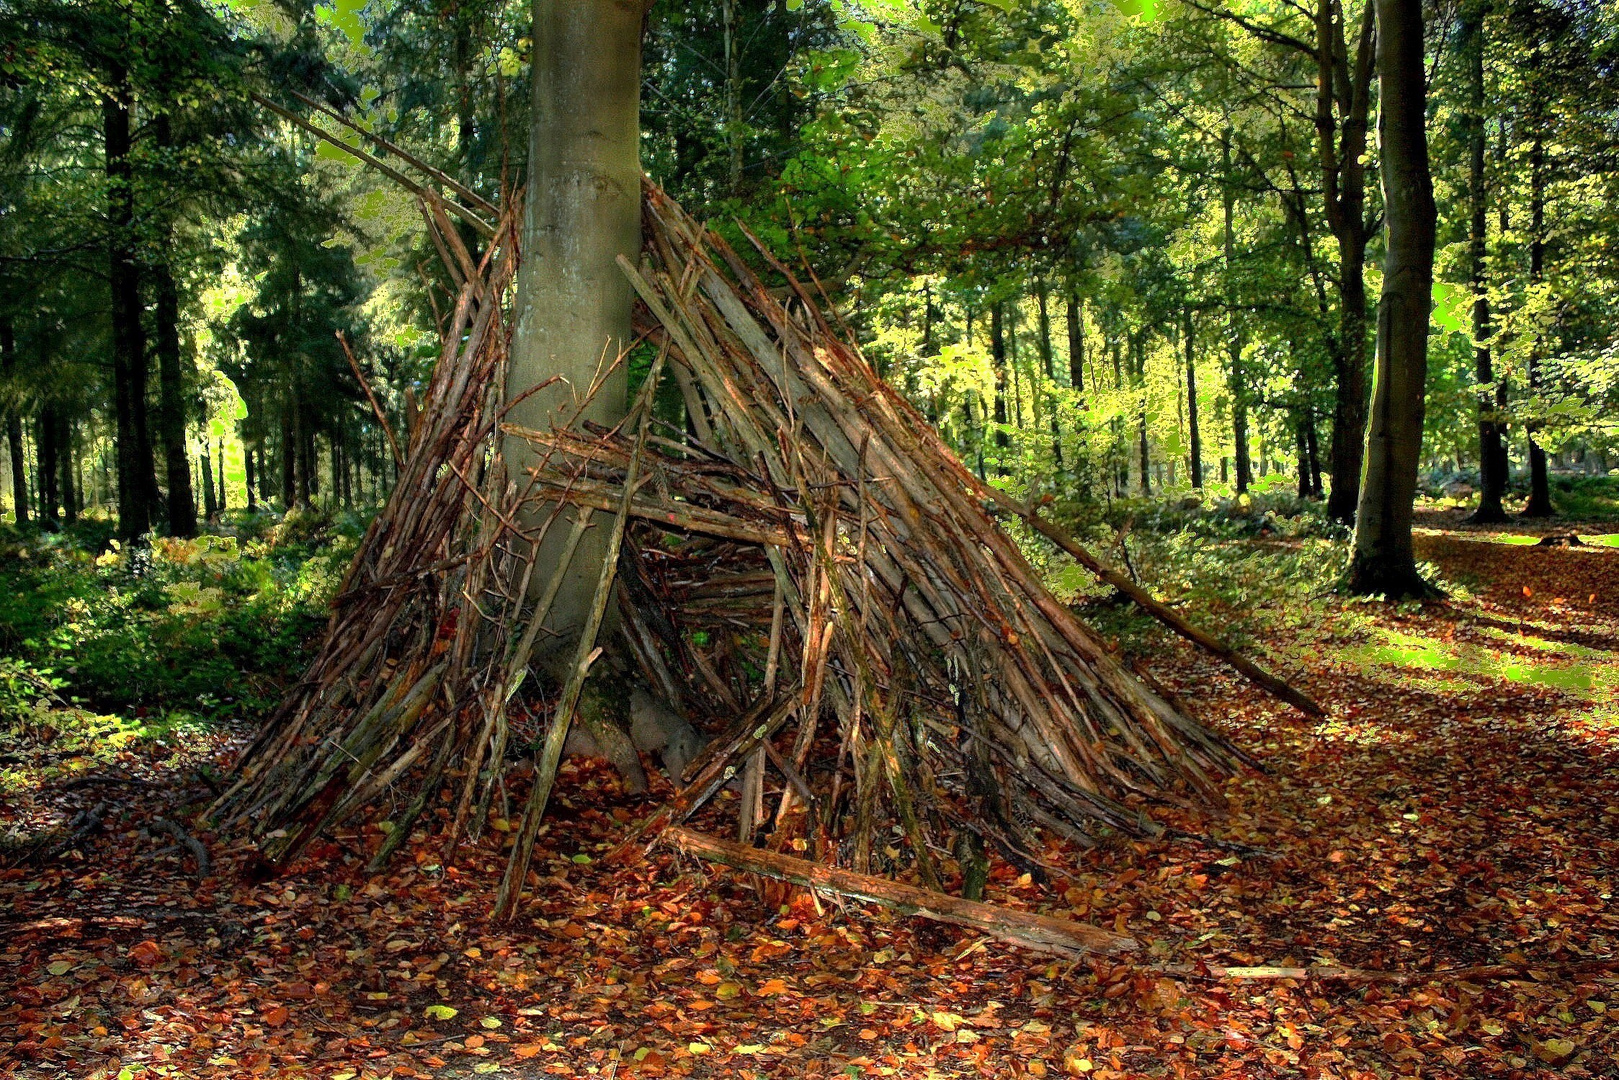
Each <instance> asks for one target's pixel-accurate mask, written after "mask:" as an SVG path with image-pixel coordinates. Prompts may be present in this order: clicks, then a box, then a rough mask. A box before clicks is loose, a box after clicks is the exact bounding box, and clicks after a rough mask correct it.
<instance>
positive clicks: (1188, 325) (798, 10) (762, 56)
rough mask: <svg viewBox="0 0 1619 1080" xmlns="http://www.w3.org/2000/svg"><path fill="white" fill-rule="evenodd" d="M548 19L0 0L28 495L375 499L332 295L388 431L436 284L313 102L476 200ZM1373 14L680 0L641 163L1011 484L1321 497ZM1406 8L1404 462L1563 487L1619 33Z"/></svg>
mask: <svg viewBox="0 0 1619 1080" xmlns="http://www.w3.org/2000/svg"><path fill="white" fill-rule="evenodd" d="M527 17H528V16H527V10H526V8H525V7H524V5H521V4H511V3H505V4H503V3H493V2H487V0H465V2H457V3H454V4H449V5H442V4H432V5H428V4H416V3H413V2H400V3H382V2H379V3H370V4H358V3H346V2H343V3H337V4H335V5H331V6H323V5H310V6H300V5H298V4H291V3H270V2H259V3H224V4H209V3H203V2H193V0H186V2H173V0H165V2H161V3H146V2H145V0H126V2H121V3H90V4H57V3H39V2H20V3H19V2H8V3H7V4H5V5H4V7H3V9H0V18H3V20H4V25H5V35H4V39H5V45H4V50H5V52H4V68H3V79H0V94H3V98H0V133H3V138H4V147H3V152H4V154H5V157H6V161H7V163H8V164H7V167H6V169H5V180H4V190H3V192H0V200H3V203H0V207H3V210H0V260H3V261H0V274H3V275H4V276H5V279H6V280H5V288H4V291H3V294H4V299H3V301H0V304H3V310H0V330H3V343H4V346H5V359H4V364H5V372H6V374H5V401H6V406H7V417H8V420H7V424H8V431H7V438H6V440H5V443H6V446H5V453H6V456H7V458H8V460H9V462H10V463H11V472H10V477H11V490H10V492H9V495H10V498H9V499H8V506H9V508H10V510H11V512H12V513H13V515H15V516H18V517H19V518H23V517H33V518H37V519H42V520H44V521H46V522H48V523H54V522H56V521H57V520H59V519H66V520H72V519H73V518H74V517H75V516H76V515H78V514H79V513H81V512H85V511H89V512H91V513H92V514H95V515H101V516H108V515H113V516H116V517H117V518H118V520H119V522H120V525H119V530H120V533H121V534H122V535H124V536H127V537H133V536H138V535H140V534H141V533H143V532H145V531H147V529H148V528H156V529H158V530H159V531H161V532H170V533H172V534H174V535H180V536H184V535H188V534H190V533H191V532H193V531H194V530H195V529H196V527H197V526H196V521H197V519H198V518H199V517H200V518H203V519H207V518H208V517H210V516H217V515H218V514H219V513H221V512H222V511H224V510H226V509H228V508H231V507H244V506H247V507H256V506H259V505H264V506H270V507H275V508H277V509H279V510H286V509H290V508H291V507H293V506H296V505H306V506H307V505H321V506H326V505H354V504H355V503H356V502H366V501H374V500H375V499H376V498H377V497H379V496H380V494H381V493H382V492H384V491H385V490H386V489H387V486H388V484H389V480H390V477H391V476H392V472H391V469H392V466H391V464H390V455H389V453H388V452H387V451H386V446H385V443H386V439H385V438H384V436H383V434H382V431H381V429H380V426H379V424H378V423H377V418H376V415H375V413H374V412H373V410H372V408H371V405H370V403H369V402H368V401H367V399H366V397H365V395H364V393H363V391H362V388H361V386H360V382H359V379H358V378H357V376H356V371H355V370H354V369H351V367H350V365H349V363H348V361H347V360H346V358H345V357H344V355H343V352H342V350H341V348H340V347H339V346H338V343H337V341H336V338H335V335H336V334H337V333H339V332H340V333H342V334H343V335H344V337H345V338H346V340H347V341H348V343H349V347H350V348H351V349H352V350H353V352H354V354H355V358H356V361H357V363H358V365H359V367H358V371H359V373H360V375H362V376H363V377H364V378H365V380H366V381H367V382H369V384H370V385H371V386H372V388H373V390H374V391H375V392H376V395H377V397H378V399H379V402H380V404H381V405H382V406H383V408H384V410H385V413H386V415H387V416H388V417H389V419H390V421H391V422H392V423H394V424H395V425H402V424H404V423H405V419H406V415H407V413H408V412H409V411H410V410H411V408H412V405H411V400H412V397H413V395H415V394H419V393H420V391H421V389H422V387H423V386H424V384H425V383H424V380H425V378H426V374H427V369H428V366H429V363H430V359H431V357H432V355H434V353H435V352H436V342H437V331H438V330H439V329H440V328H441V327H442V326H443V325H444V320H445V319H446V318H447V317H448V311H447V307H448V305H449V304H450V303H452V302H453V292H454V282H453V281H451V280H449V278H448V276H447V274H448V271H446V269H445V268H444V266H443V261H442V259H441V258H440V257H439V254H438V252H436V251H435V250H434V249H433V245H432V243H431V241H430V239H429V233H428V232H427V231H426V229H425V228H424V227H423V224H422V220H421V218H420V215H419V214H418V213H417V211H416V210H415V208H414V207H413V205H412V199H411V197H410V196H409V194H408V193H407V192H405V191H403V190H401V189H400V187H399V186H398V185H397V184H396V183H394V182H393V180H392V179H390V177H389V176H388V175H385V174H384V173H382V172H380V171H378V170H377V169H374V168H371V167H369V166H368V165H366V164H365V163H363V162H361V161H359V160H358V159H357V158H355V157H354V156H351V155H349V154H347V153H346V152H345V151H344V150H343V149H341V144H344V143H347V144H351V145H356V146H359V145H360V144H361V141H362V140H360V138H359V136H358V135H357V134H356V132H355V130H353V129H352V128H349V127H345V126H344V125H343V124H342V123H339V122H338V119H339V118H342V119H344V120H346V121H348V122H349V123H351V124H353V125H357V126H358V128H360V129H363V130H364V131H367V132H372V133H374V134H376V135H379V136H382V137H384V138H386V139H387V140H390V141H392V142H393V143H395V144H397V145H398V146H399V147H401V148H402V149H404V150H405V151H407V152H408V153H409V154H411V155H414V156H415V157H417V158H419V159H421V160H422V161H424V162H427V163H429V164H431V165H433V166H435V167H436V168H438V169H441V170H443V172H444V173H445V174H446V175H447V176H449V177H452V178H454V179H455V180H457V181H459V183H461V184H463V185H465V187H466V188H467V189H469V190H470V191H471V192H473V193H476V194H477V195H478V196H480V197H482V198H485V199H490V200H495V201H498V199H499V197H500V195H501V194H502V192H506V191H512V190H516V189H518V188H520V187H521V186H522V183H523V180H524V168H525V164H526V162H527V150H528V147H527V130H528V109H529V95H528V93H527V92H526V85H527V79H526V75H527V64H528V59H529V58H528V56H527V54H526V50H527V49H528V48H529V37H528V29H527ZM1323 17H1324V21H1323ZM1374 22H1375V20H1374V19H1373V18H1372V16H1371V14H1370V6H1369V5H1351V6H1350V7H1348V8H1342V7H1340V6H1339V5H1338V4H1336V3H1326V4H1323V5H1322V6H1321V7H1320V9H1319V13H1317V12H1314V11H1312V10H1308V9H1305V8H1301V7H1298V6H1297V5H1291V4H1280V3H1267V2H1252V3H1250V2H1243V3H1201V2H1195V0H1187V2H1180V3H1162V4H1157V5H1150V6H1146V7H1141V6H1139V5H1137V6H1131V5H1128V4H1126V5H1116V4H1113V3H1034V4H1028V3H1018V2H1011V3H1004V4H1003V3H996V4H968V5H955V4H929V3H903V4H882V5H869V6H865V7H861V6H855V5H844V4H824V3H813V2H806V3H799V4H782V3H758V4H750V3H741V2H738V3H732V2H729V0H721V2H718V3H695V4H693V3H673V2H659V3H656V4H654V5H653V6H652V7H651V9H650V10H649V12H648V13H647V16H646V25H645V34H644V59H643V87H642V112H641V117H642V120H641V122H642V146H641V159H642V162H643V165H644V167H645V169H646V170H647V173H648V174H649V176H650V177H651V178H652V179H653V180H654V181H656V182H658V183H659V184H661V185H663V186H664V187H665V188H666V189H667V190H668V191H669V192H670V193H671V194H672V195H674V196H675V197H676V198H677V199H679V200H680V201H681V202H682V204H683V205H685V206H686V207H688V209H690V210H691V211H692V212H693V213H695V214H697V215H698V216H699V217H700V218H705V219H707V220H710V221H712V222H714V223H715V224H716V226H717V227H718V228H719V229H720V230H721V231H722V233H726V232H727V231H730V235H732V236H735V235H736V233H735V232H734V227H733V222H737V223H740V224H743V225H745V226H746V227H747V228H749V229H750V230H752V231H753V232H754V233H756V234H757V235H759V236H760V237H761V238H762V239H763V240H764V241H765V242H766V243H767V244H769V245H770V246H772V247H773V248H775V249H776V250H779V251H782V252H784V253H792V254H793V255H794V256H795V257H796V258H797V259H798V260H800V261H801V262H802V263H803V264H804V265H806V266H810V267H813V268H814V269H815V272H816V274H817V275H818V277H819V280H820V282H821V284H822V286H823V287H825V288H826V289H827V290H828V291H829V293H830V295H831V296H832V297H833V299H834V302H835V304H836V306H837V309H838V311H839V312H840V315H841V317H842V318H843V320H844V321H845V322H846V323H847V324H848V325H849V327H850V328H851V331H852V332H853V333H855V334H856V335H857V337H858V338H859V340H860V343H861V344H862V346H863V348H864V349H865V350H866V352H867V355H868V357H869V358H870V359H871V360H872V361H873V362H874V363H876V364H877V365H878V367H879V369H880V370H881V371H882V372H883V373H884V374H885V375H886V376H887V377H888V378H889V379H890V380H891V381H892V382H893V383H894V385H896V386H897V387H899V388H900V389H901V390H902V391H903V392H904V393H906V394H907V395H908V396H909V397H910V398H911V399H912V400H913V401H914V402H915V403H916V404H917V405H918V407H920V408H921V409H922V410H923V411H924V412H925V414H926V415H927V416H928V417H929V418H930V419H931V420H932V421H933V422H934V423H936V424H937V425H938V426H939V429H940V430H941V432H943V433H944V435H945V436H946V438H947V439H948V440H949V441H950V442H951V444H952V445H953V446H954V447H955V448H956V450H957V452H958V453H959V454H960V455H961V456H962V457H963V459H964V460H966V461H968V462H969V463H970V464H971V465H972V466H973V468H974V469H975V470H976V471H978V472H979V473H980V474H981V475H983V476H985V477H986V478H991V479H993V481H994V482H995V483H997V484H1007V485H1012V486H1013V487H1017V488H1020V489H1021V488H1023V487H1027V486H1033V487H1035V488H1039V489H1041V490H1044V491H1049V492H1050V493H1054V494H1058V495H1060V496H1062V497H1064V498H1066V499H1074V500H1078V501H1082V502H1083V501H1096V500H1102V499H1109V498H1111V499H1120V498H1130V497H1137V496H1145V495H1151V494H1154V493H1158V494H1161V493H1164V492H1171V491H1192V490H1198V491H1206V492H1209V493H1210V494H1211V495H1213V496H1215V497H1218V496H1221V495H1241V494H1245V493H1247V492H1250V491H1254V492H1267V491H1280V490H1283V489H1286V490H1292V491H1297V492H1298V494H1299V496H1300V497H1301V498H1307V499H1313V498H1322V497H1325V498H1326V499H1327V500H1328V504H1329V508H1330V514H1331V516H1332V517H1334V518H1336V519H1337V520H1339V521H1342V522H1345V523H1348V522H1350V521H1351V520H1352V518H1353V516H1354V509H1355V506H1354V503H1355V488H1356V485H1357V483H1358V480H1359V475H1358V473H1359V468H1360V461H1359V458H1360V444H1361V439H1362V435H1363V428H1364V425H1365V421H1366V399H1367V397H1368V395H1369V386H1370V379H1369V372H1370V366H1371V357H1372V352H1373V347H1374V345H1375V342H1376V333H1375V330H1376V326H1375V322H1376V309H1377V303H1378V295H1379V292H1380V289H1381V274H1382V261H1383V255H1384V249H1385V247H1386V244H1387V229H1386V228H1385V219H1386V217H1387V211H1386V207H1385V206H1384V204H1383V188H1382V184H1381V181H1380V170H1381V168H1382V160H1381V152H1380V141H1379V139H1378V137H1377V132H1376V126H1377V122H1378V117H1379V111H1378V109H1379V107H1378V100H1379V98H1378V84H1377V79H1376V78H1375V77H1374V76H1375V72H1374V70H1373V68H1374V65H1373V57H1372V55H1371V54H1372V53H1375V51H1376V50H1375V44H1376V34H1375V33H1374V32H1373V31H1372V30H1371V27H1372V26H1373V23H1374ZM1322 34H1325V35H1326V44H1327V46H1328V47H1327V48H1322V47H1320V46H1321V42H1322V38H1321V35H1322ZM1423 34H1424V48H1423V55H1424V59H1423V63H1424V65H1425V70H1424V72H1423V75H1424V81H1425V82H1426V84H1427V106H1426V128H1427V138H1428V143H1429V155H1430V159H1431V172H1432V177H1433V187H1434V192H1435V199H1436V205H1437V243H1436V247H1435V256H1434V271H1433V273H1434V286H1433V291H1432V297H1433V301H1432V328H1431V330H1432V332H1431V335H1430V341H1429V345H1428V351H1427V371H1426V398H1427V407H1426V417H1427V419H1426V424H1425V426H1424V428H1423V430H1422V452H1421V461H1420V467H1421V481H1422V485H1423V488H1424V490H1427V491H1430V492H1434V493H1439V492H1443V491H1450V492H1452V493H1458V492H1460V491H1461V490H1462V488H1464V487H1465V488H1468V489H1471V490H1477V491H1479V492H1481V493H1482V495H1483V500H1484V507H1485V510H1486V511H1487V512H1493V508H1495V507H1497V506H1499V505H1500V499H1501V497H1502V494H1503V492H1506V491H1508V489H1511V490H1512V491H1518V490H1526V491H1527V492H1528V493H1529V494H1532V495H1534V496H1535V498H1534V499H1533V500H1532V502H1533V505H1532V506H1531V509H1532V510H1533V511H1534V512H1535V513H1545V512H1548V511H1550V510H1551V509H1554V507H1551V506H1548V505H1546V500H1547V499H1548V498H1550V496H1549V495H1547V494H1546V491H1547V490H1548V489H1547V488H1546V480H1545V477H1546V474H1547V470H1548V469H1550V470H1551V471H1552V472H1558V471H1566V470H1574V471H1576V472H1592V471H1594V472H1599V473H1600V472H1606V465H1607V463H1608V461H1609V460H1610V455H1611V453H1612V452H1613V450H1614V440H1615V439H1616V437H1619V430H1616V429H1615V425H1614V420H1613V417H1614V416H1616V415H1619V401H1616V400H1615V396H1614V395H1615V394H1616V393H1619V389H1616V387H1619V346H1616V343H1615V332H1614V327H1615V325H1616V322H1615V304H1616V303H1619V299H1616V289H1615V281H1616V276H1619V269H1616V267H1619V260H1616V259H1615V250H1616V242H1619V219H1616V214H1615V210H1614V207H1615V206H1616V205H1619V201H1616V199H1615V195H1616V189H1615V186H1616V184H1619V159H1616V150H1615V146H1616V138H1615V136H1616V126H1619V89H1616V78H1615V74H1614V66H1615V64H1616V63H1619V59H1616V57H1619V44H1616V42H1619V36H1616V35H1619V28H1616V24H1615V17H1614V13H1613V11H1612V9H1611V7H1610V6H1608V5H1602V4H1598V3H1587V2H1583V0H1573V2H1540V0H1512V2H1506V0H1501V2H1494V3H1491V2H1484V0H1469V2H1466V3H1461V2H1456V3H1440V4H1438V5H1433V6H1429V7H1428V8H1426V9H1425V12H1424V19H1423ZM1323 85H1325V86H1329V87H1330V88H1331V91H1330V92H1329V93H1325V94H1323V93H1322V92H1321V91H1320V89H1319V88H1320V87H1321V86H1323ZM311 127H314V128H319V129H321V130H322V131H323V132H325V133H326V135H327V136H328V138H326V139H325V140H324V141H323V140H322V139H320V138H317V137H316V136H315V135H314V134H312V132H311ZM372 149H373V150H375V149H376V148H375V146H373V147H372ZM383 156H384V157H387V155H386V154H384V155H383ZM465 228H466V238H467V239H468V240H469V241H470V240H474V239H475V234H474V231H473V230H472V229H471V227H470V226H467V227H465ZM1480 425H1483V429H1482V434H1481V427H1480ZM1496 445H1499V446H1500V450H1499V451H1495V450H1492V449H1491V448H1492V447H1493V446H1496ZM1532 447H1533V448H1532ZM1497 456H1498V457H1499V459H1500V466H1499V467H1492V464H1491V462H1492V461H1494V460H1495V458H1496V457H1497ZM1515 508H1516V507H1515ZM115 511H116V512H117V513H116V514H115Z"/></svg>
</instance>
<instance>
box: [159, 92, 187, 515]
mask: <svg viewBox="0 0 1619 1080" xmlns="http://www.w3.org/2000/svg"><path fill="white" fill-rule="evenodd" d="M156 123H157V124H159V125H160V129H162V128H167V126H168V118H167V117H161V116H160V117H159V118H158V119H157V121H156ZM159 141H160V142H161V141H162V136H161V135H160V137H159ZM152 291H153V293H154V294H155V299H156V303H155V304H154V305H153V312H152V315H153V330H154V334H153V337H154V338H155V339H156V340H155V341H154V343H153V344H154V345H155V346H156V351H157V373H158V436H159V438H160V440H161V441H162V443H163V464H164V468H165V469H166V470H167V471H168V479H169V499H168V509H169V535H170V536H195V535H196V534H197V500H196V497H195V496H194V495H193V494H192V491H191V455H190V454H189V453H188V452H187V450H186V407H185V373H184V371H183V365H182V363H181V359H180V294H179V290H178V289H177V288H176V287H175V284H174V274H173V272H172V271H171V270H170V268H169V264H168V261H167V260H166V259H159V260H158V261H157V263H156V264H155V265H154V266H153V267H152Z"/></svg>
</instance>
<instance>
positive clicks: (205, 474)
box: [192, 438, 219, 534]
mask: <svg viewBox="0 0 1619 1080" xmlns="http://www.w3.org/2000/svg"><path fill="white" fill-rule="evenodd" d="M197 474H198V475H199V476H200V477H201V478H202V513H203V517H205V518H206V519H207V520H209V521H213V520H214V519H215V518H217V517H218V516H219V501H218V500H217V499H215V498H214V461H213V458H212V457H211V456H209V454H208V440H207V439H206V438H204V439H203V440H202V456H201V458H199V459H198V462H197ZM195 532H196V530H195V529H193V530H192V533H193V534H195Z"/></svg>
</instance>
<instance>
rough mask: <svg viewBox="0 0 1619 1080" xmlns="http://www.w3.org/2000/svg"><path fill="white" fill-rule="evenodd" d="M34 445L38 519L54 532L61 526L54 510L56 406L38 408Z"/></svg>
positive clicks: (58, 472) (58, 464) (57, 467)
mask: <svg viewBox="0 0 1619 1080" xmlns="http://www.w3.org/2000/svg"><path fill="white" fill-rule="evenodd" d="M34 445H36V446H37V447H38V448H39V520H40V524H42V525H44V526H45V527H46V528H48V529H50V530H51V531H52V532H55V531H57V530H58V529H60V528H61V527H62V522H61V519H60V517H59V516H58V514H57V510H56V504H57V502H58V497H59V493H58V491H57V489H56V480H57V477H58V476H60V475H61V468H62V463H61V462H60V461H59V460H58V454H57V442H56V406H54V405H46V406H44V407H43V408H41V409H40V410H39V417H38V419H37V421H36V422H35V425H34Z"/></svg>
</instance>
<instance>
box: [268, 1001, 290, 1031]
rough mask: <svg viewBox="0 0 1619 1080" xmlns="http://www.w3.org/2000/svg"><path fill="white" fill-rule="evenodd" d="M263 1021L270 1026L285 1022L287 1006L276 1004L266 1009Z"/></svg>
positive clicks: (278, 1025)
mask: <svg viewBox="0 0 1619 1080" xmlns="http://www.w3.org/2000/svg"><path fill="white" fill-rule="evenodd" d="M264 1022H265V1023H266V1024H268V1025H269V1026H270V1027H280V1026H281V1025H282V1024H285V1023H286V1022H287V1007H286V1006H285V1005H276V1006H274V1007H273V1008H270V1009H266V1010H265V1012H264Z"/></svg>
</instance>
